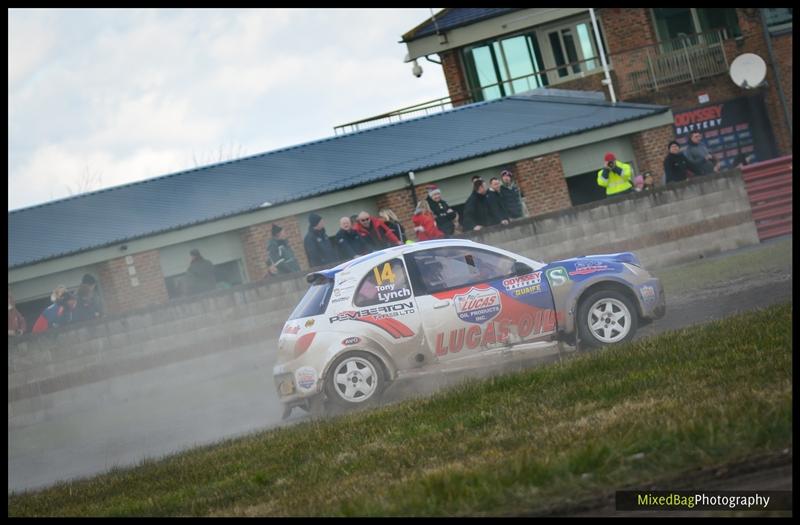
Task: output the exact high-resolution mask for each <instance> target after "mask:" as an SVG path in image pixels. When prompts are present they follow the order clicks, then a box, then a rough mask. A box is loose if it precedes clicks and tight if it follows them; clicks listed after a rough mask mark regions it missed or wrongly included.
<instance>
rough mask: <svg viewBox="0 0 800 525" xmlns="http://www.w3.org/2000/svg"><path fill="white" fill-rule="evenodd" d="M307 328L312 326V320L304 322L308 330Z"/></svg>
mask: <svg viewBox="0 0 800 525" xmlns="http://www.w3.org/2000/svg"><path fill="white" fill-rule="evenodd" d="M309 326H314V320H313V319H309V320H308V321H306V328H308V327H309Z"/></svg>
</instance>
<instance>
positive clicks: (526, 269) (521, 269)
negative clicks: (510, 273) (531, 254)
mask: <svg viewBox="0 0 800 525" xmlns="http://www.w3.org/2000/svg"><path fill="white" fill-rule="evenodd" d="M529 273H533V268H531V267H530V266H528V265H527V264H525V263H524V262H519V261H516V262H515V263H514V275H517V276H519V275H527V274H529Z"/></svg>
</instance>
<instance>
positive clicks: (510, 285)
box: [503, 272, 542, 292]
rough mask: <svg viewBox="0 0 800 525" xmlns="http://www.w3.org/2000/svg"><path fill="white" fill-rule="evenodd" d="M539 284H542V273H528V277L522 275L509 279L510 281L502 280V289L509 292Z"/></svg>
mask: <svg viewBox="0 0 800 525" xmlns="http://www.w3.org/2000/svg"><path fill="white" fill-rule="evenodd" d="M541 282H542V272H533V273H529V274H528V275H522V276H520V277H511V278H510V279H503V288H505V289H506V290H508V291H509V292H511V291H513V290H519V289H521V288H527V287H529V286H533V285H535V284H539V283H541Z"/></svg>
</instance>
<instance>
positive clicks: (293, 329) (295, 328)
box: [283, 325, 300, 334]
mask: <svg viewBox="0 0 800 525" xmlns="http://www.w3.org/2000/svg"><path fill="white" fill-rule="evenodd" d="M299 331H300V325H289V326H285V327H284V328H283V333H284V334H296V333H298V332H299Z"/></svg>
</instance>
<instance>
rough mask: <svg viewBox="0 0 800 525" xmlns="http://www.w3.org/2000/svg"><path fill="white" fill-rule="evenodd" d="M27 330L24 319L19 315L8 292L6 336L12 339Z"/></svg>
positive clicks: (15, 304)
mask: <svg viewBox="0 0 800 525" xmlns="http://www.w3.org/2000/svg"><path fill="white" fill-rule="evenodd" d="M26 329H27V323H26V322H25V318H24V317H23V316H22V314H21V313H19V310H17V303H16V302H15V301H14V297H13V296H12V295H11V292H10V291H9V292H8V335H9V336H11V337H13V336H17V335H22V334H24V333H25V330H26Z"/></svg>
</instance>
